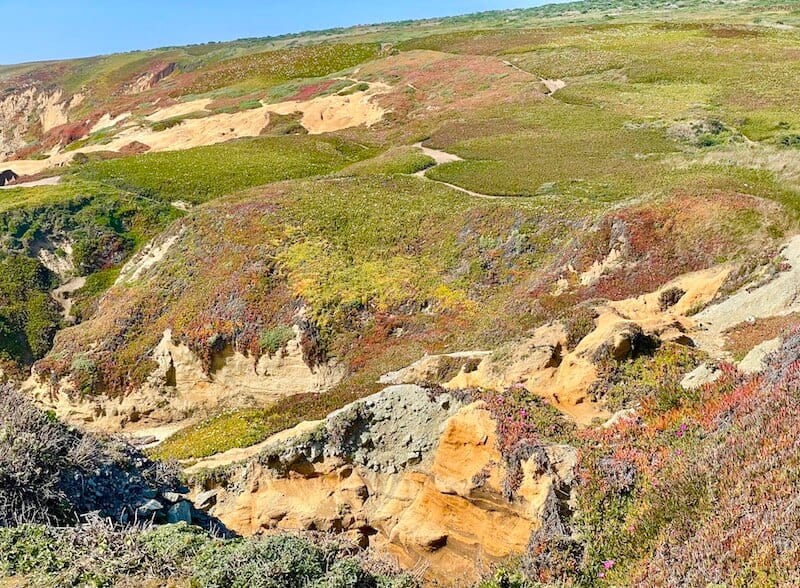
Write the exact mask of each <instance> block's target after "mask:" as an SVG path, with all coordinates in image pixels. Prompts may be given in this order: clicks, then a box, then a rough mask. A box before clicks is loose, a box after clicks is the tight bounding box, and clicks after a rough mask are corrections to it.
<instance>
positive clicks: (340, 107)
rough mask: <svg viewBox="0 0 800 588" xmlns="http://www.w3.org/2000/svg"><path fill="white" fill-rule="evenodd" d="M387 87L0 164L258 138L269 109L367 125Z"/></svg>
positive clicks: (170, 110) (178, 108)
mask: <svg viewBox="0 0 800 588" xmlns="http://www.w3.org/2000/svg"><path fill="white" fill-rule="evenodd" d="M390 89H391V87H390V86H388V85H386V84H382V83H371V84H369V89H367V90H364V91H358V92H354V93H353V94H350V95H348V96H339V95H333V96H323V97H320V98H314V99H311V100H307V101H287V102H279V103H277V104H265V105H263V106H262V107H261V108H254V109H250V110H243V111H241V112H235V113H230V114H229V113H220V114H209V115H208V116H205V117H202V118H187V119H186V120H184V121H182V122H181V123H180V124H178V125H175V126H173V127H170V128H168V129H165V130H162V131H154V130H153V129H151V128H150V127H149V126H132V127H129V128H126V129H124V130H122V131H120V132H119V133H118V134H117V135H116V136H115V137H114V138H113V139H112V140H111V141H109V142H108V143H105V144H102V145H87V146H85V147H81V148H79V149H76V150H74V151H69V152H56V153H54V154H52V155H51V156H50V157H49V158H47V159H42V160H17V161H9V162H5V163H0V168H3V169H5V168H10V169H13V170H14V171H15V172H16V173H18V174H20V175H33V174H37V173H40V172H42V171H44V170H46V169H48V168H52V167H59V166H63V165H66V164H67V163H69V162H70V161H71V160H72V158H73V157H74V156H75V154H76V153H93V152H97V151H117V152H119V151H121V150H122V149H123V148H125V147H126V146H128V145H130V144H131V143H141V144H143V145H146V146H147V147H149V148H150V150H151V151H177V150H181V149H189V148H191V147H200V146H204V145H213V144H216V143H224V142H226V141H230V140H231V139H239V138H242V137H257V136H258V135H260V134H261V132H262V131H263V130H264V129H265V128H266V127H267V125H269V120H270V118H269V117H270V113H275V114H283V115H286V114H292V113H296V112H299V113H301V114H302V118H301V124H302V125H303V126H304V127H305V128H306V129H307V130H308V132H309V133H311V134H322V133H329V132H334V131H339V130H342V129H346V128H350V127H357V126H362V125H365V126H371V125H374V124H375V123H377V122H379V121H380V120H382V119H383V117H384V115H385V114H386V111H385V109H384V108H382V107H381V106H379V105H378V104H377V103H376V101H375V100H374V98H375V96H378V95H380V94H385V93H387V92H389V90H390ZM211 102H212V100H210V99H200V100H194V101H190V102H182V103H179V104H174V105H172V106H168V107H165V108H163V109H160V110H158V111H156V112H155V113H153V114H151V115H149V116H148V117H147V119H148V120H149V121H151V122H158V121H163V120H167V119H170V118H174V117H176V116H182V115H185V114H189V113H192V112H198V111H203V110H204V109H205V107H206V106H208V105H209V104H210V103H211ZM121 116H122V115H121ZM118 120H119V117H117V118H116V119H112V118H110V117H108V118H107V119H106V120H105V121H104V125H105V123H106V122H107V123H108V126H111V125H112V123H113V124H116V123H115V122H114V121H118ZM101 121H103V119H101ZM98 124H99V123H98Z"/></svg>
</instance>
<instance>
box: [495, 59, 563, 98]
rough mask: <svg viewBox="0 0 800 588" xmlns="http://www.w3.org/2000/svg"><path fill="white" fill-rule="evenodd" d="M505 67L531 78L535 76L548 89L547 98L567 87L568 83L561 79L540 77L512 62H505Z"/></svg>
mask: <svg viewBox="0 0 800 588" xmlns="http://www.w3.org/2000/svg"><path fill="white" fill-rule="evenodd" d="M503 65H505V66H507V67H510V68H511V69H515V70H517V71H520V72H522V73H524V74H528V75H529V76H533V77H534V78H536V79H538V80H539V81H540V82H542V83H543V84H544V87H545V88H547V92H546V95H547V96H550V95H552V94H553V93H554V92H557V91H558V90H560V89H561V88H565V87H566V86H567V82H565V81H564V80H561V79H556V80H551V79H548V78H543V77H542V76H540V75H536V74H535V73H533V72H530V71H528V70H525V69H522V68H521V67H520V66H518V65H517V64H516V63H513V62H511V61H504V62H503Z"/></svg>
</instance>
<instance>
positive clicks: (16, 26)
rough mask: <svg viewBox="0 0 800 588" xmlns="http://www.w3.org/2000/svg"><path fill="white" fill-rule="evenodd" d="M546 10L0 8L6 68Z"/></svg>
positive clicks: (426, 4)
mask: <svg viewBox="0 0 800 588" xmlns="http://www.w3.org/2000/svg"><path fill="white" fill-rule="evenodd" d="M550 1H552V0H550ZM545 3H547V2H546V1H545V0H260V1H259V0H195V1H187V0H161V1H154V0H102V1H100V0H72V1H69V0H0V13H2V15H3V20H4V26H3V27H2V30H1V31H0V64H10V63H20V62H24V61H38V60H44V59H63V58H68V57H82V56H90V55H98V54H104V53H114V52H118V51H130V50H133V49H151V48H155V47H163V46H166V45H185V44H189V43H204V42H207V41H228V40H232V39H238V38H243V37H265V36H270V35H278V34H282V33H293V32H299V31H306V30H316V29H325V28H330V27H337V26H346V25H354V24H366V23H377V22H385V21H390V20H404V19H411V18H427V17H435V16H446V15H453V14H466V13H470V12H478V11H482V10H495V9H504V8H524V7H529V6H538V5H540V4H545Z"/></svg>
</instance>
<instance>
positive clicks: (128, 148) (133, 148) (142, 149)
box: [119, 141, 150, 155]
mask: <svg viewBox="0 0 800 588" xmlns="http://www.w3.org/2000/svg"><path fill="white" fill-rule="evenodd" d="M148 151H150V146H149V145H145V144H144V143H140V142H139V141H133V142H131V143H128V144H127V145H125V146H123V147H122V148H121V149H120V150H119V153H120V155H140V154H142V153H147V152H148Z"/></svg>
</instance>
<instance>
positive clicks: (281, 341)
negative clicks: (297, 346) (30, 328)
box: [260, 325, 295, 357]
mask: <svg viewBox="0 0 800 588" xmlns="http://www.w3.org/2000/svg"><path fill="white" fill-rule="evenodd" d="M294 337H295V334H294V329H293V328H292V327H290V326H287V325H279V326H277V327H273V328H272V329H270V330H269V331H267V332H265V333H264V334H263V335H261V340H260V343H261V352H262V353H266V354H267V355H269V356H270V357H272V356H273V355H275V354H276V353H278V352H279V351H280V350H281V349H283V348H284V347H286V344H287V343H288V342H289V341H291V340H292V339H294Z"/></svg>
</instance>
